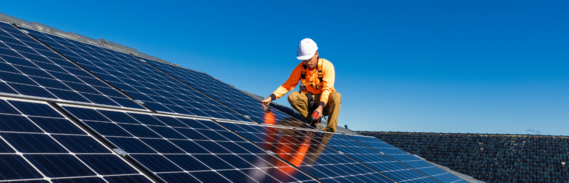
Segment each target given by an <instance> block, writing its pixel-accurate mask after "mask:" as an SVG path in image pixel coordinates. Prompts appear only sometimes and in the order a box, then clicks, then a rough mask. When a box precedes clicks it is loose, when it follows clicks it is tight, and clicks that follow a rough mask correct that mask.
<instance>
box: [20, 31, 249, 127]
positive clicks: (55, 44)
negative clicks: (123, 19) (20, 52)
mask: <svg viewBox="0 0 569 183" xmlns="http://www.w3.org/2000/svg"><path fill="white" fill-rule="evenodd" d="M26 30H27V31H29V32H30V33H31V34H32V35H33V36H34V37H36V38H38V39H39V40H41V41H42V42H44V43H46V44H47V45H49V46H51V47H52V48H54V49H55V50H57V51H58V52H60V53H62V54H64V55H65V56H66V57H67V58H70V59H71V60H73V61H75V62H77V63H78V64H80V65H81V66H83V67H85V68H86V69H88V70H90V71H91V72H93V73H95V74H96V75H97V76H99V77H101V78H103V79H104V80H106V81H108V82H109V83H111V84H112V85H114V86H117V87H118V88H119V89H121V90H122V91H124V92H126V93H127V94H128V95H130V96H132V97H134V98H135V99H137V100H141V101H142V102H144V104H145V105H147V106H148V107H150V108H151V109H153V110H155V111H159V112H165V113H177V114H187V115H195V116H201V117H209V118H211V117H213V118H220V119H230V120H241V121H249V120H248V119H246V118H244V117H243V116H241V115H239V114H237V113H236V112H234V111H232V110H230V109H228V108H227V107H225V106H223V105H221V104H219V103H217V102H215V101H213V100H211V99H210V98H208V97H206V96H204V95H202V94H200V93H198V92H197V91H195V90H192V89H191V88H188V87H187V86H185V85H183V84H182V83H180V82H178V81H176V80H174V79H172V78H171V77H169V76H167V75H164V74H163V73H161V72H160V71H158V70H156V69H154V68H152V67H150V66H148V65H146V64H144V63H143V62H140V61H139V60H137V59H136V58H134V57H133V56H132V55H128V54H125V53H121V52H117V51H114V50H109V49H105V48H101V47H97V46H93V45H89V44H86V43H82V42H78V41H74V40H69V39H64V38H60V37H57V36H54V35H50V34H44V33H42V32H39V31H35V30H31V29H26Z"/></svg>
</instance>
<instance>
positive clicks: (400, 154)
mask: <svg viewBox="0 0 569 183" xmlns="http://www.w3.org/2000/svg"><path fill="white" fill-rule="evenodd" d="M345 136H346V137H348V138H351V139H353V140H355V141H357V142H359V143H361V144H363V145H365V146H368V147H370V148H372V149H374V150H375V151H377V152H381V153H382V154H384V155H386V156H388V157H390V158H393V159H394V160H397V161H399V162H401V163H403V164H405V165H407V166H409V167H412V168H413V169H415V170H417V171H420V172H422V173H424V174H426V175H429V176H431V177H433V178H435V179H437V180H438V181H441V182H445V183H455V182H468V181H466V180H463V179H461V178H459V177H457V176H455V175H452V174H451V173H449V172H447V171H444V170H442V169H440V168H438V167H436V166H434V165H432V164H430V163H428V162H426V161H425V160H422V159H419V158H417V157H415V156H413V155H411V154H409V153H407V152H405V151H403V150H401V149H399V148H397V147H395V146H392V145H390V144H388V143H386V142H384V141H382V140H380V139H377V138H375V137H369V136H360V135H347V134H345Z"/></svg>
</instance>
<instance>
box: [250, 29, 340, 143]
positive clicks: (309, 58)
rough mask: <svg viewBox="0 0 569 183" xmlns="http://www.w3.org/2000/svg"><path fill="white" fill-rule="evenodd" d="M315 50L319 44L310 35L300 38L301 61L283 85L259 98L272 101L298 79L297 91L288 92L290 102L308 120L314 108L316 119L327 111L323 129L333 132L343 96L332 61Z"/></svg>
mask: <svg viewBox="0 0 569 183" xmlns="http://www.w3.org/2000/svg"><path fill="white" fill-rule="evenodd" d="M317 50H318V46H317V45H316V42H314V41H313V40H312V39H310V38H305V39H303V40H301V41H300V44H299V45H298V52H297V54H296V55H297V56H296V58H297V59H298V60H302V62H300V63H299V64H298V65H297V66H296V67H295V68H294V70H293V71H292V74H291V75H290V77H289V78H288V80H287V81H286V82H285V83H284V84H283V85H281V86H280V87H279V88H278V89H277V90H276V91H275V92H273V93H272V94H271V95H270V96H269V97H267V98H266V99H264V100H262V101H261V102H262V103H265V104H269V103H271V101H273V100H276V99H278V98H280V97H282V96H283V95H285V94H286V93H288V92H289V91H291V90H293V89H294V87H296V85H297V84H298V83H299V82H300V83H301V87H300V88H301V89H300V91H299V92H292V93H290V94H289V95H288V101H289V103H290V105H291V106H292V107H293V108H294V109H295V110H297V111H298V112H299V113H300V114H301V115H302V116H304V117H305V118H306V120H307V121H309V122H310V121H311V119H312V117H311V115H312V114H313V113H314V112H318V114H319V116H318V119H320V118H321V117H322V116H323V115H325V114H327V115H329V118H328V126H326V129H325V130H326V131H329V132H335V131H336V125H337V124H338V114H339V113H340V104H341V98H342V96H341V95H340V93H338V92H337V91H336V90H335V89H334V80H335V77H336V76H335V71H334V65H332V63H331V62H330V61H328V60H326V59H323V58H320V56H319V54H318V51H317ZM310 99H312V101H311V100H310ZM323 112H324V113H323Z"/></svg>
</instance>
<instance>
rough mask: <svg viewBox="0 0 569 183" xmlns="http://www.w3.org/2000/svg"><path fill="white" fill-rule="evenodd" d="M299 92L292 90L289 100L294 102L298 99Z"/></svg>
mask: <svg viewBox="0 0 569 183" xmlns="http://www.w3.org/2000/svg"><path fill="white" fill-rule="evenodd" d="M298 97H299V93H298V92H291V93H289V94H288V101H290V102H293V101H296V100H298Z"/></svg>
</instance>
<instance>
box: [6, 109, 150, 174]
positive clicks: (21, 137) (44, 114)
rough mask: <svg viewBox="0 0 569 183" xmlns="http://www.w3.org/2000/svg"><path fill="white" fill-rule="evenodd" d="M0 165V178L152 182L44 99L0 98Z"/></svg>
mask: <svg viewBox="0 0 569 183" xmlns="http://www.w3.org/2000/svg"><path fill="white" fill-rule="evenodd" d="M51 123H55V125H52V124H51ZM54 126H62V127H64V128H62V129H58V128H53V127H54ZM0 167H2V168H0V182H5V181H8V182H18V181H21V182H42V181H49V180H51V181H52V182H67V181H76V182H77V181H78V182H81V181H89V182H96V181H98V182H105V181H111V180H114V179H124V180H137V181H139V182H151V181H150V180H149V179H148V178H146V177H145V176H143V175H142V173H141V172H140V171H138V170H136V169H135V168H133V167H132V166H131V165H129V164H128V163H127V162H125V161H124V160H123V159H122V158H120V157H119V156H118V155H116V154H115V153H113V152H112V151H111V150H110V149H109V148H107V147H105V146H103V145H102V144H101V143H100V142H99V141H97V140H95V138H94V137H93V136H91V135H89V134H87V133H86V132H85V131H83V130H81V129H80V128H79V127H78V126H77V125H75V124H74V123H73V122H71V121H70V120H69V119H67V118H65V117H64V116H62V115H61V114H60V113H59V112H57V111H56V110H55V109H54V108H52V107H51V106H50V105H48V104H46V103H45V102H31V101H18V100H13V99H0Z"/></svg>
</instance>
